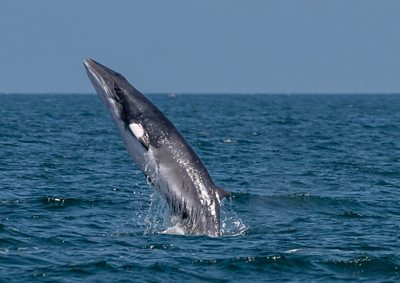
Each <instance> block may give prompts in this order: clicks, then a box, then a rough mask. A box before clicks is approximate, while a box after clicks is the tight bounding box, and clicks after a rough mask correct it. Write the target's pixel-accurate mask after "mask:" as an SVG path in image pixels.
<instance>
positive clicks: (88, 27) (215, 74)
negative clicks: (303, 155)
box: [0, 0, 400, 93]
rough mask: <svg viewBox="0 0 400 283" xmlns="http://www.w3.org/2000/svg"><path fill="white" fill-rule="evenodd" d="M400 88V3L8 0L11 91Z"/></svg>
mask: <svg viewBox="0 0 400 283" xmlns="http://www.w3.org/2000/svg"><path fill="white" fill-rule="evenodd" d="M88 57H89V58H93V59H95V60H98V61H99V62H101V63H103V64H105V65H107V66H109V67H111V68H113V69H115V70H117V71H119V72H121V73H123V74H124V75H125V76H126V77H127V78H128V80H129V81H130V82H131V83H133V84H134V85H135V86H136V87H137V88H138V89H140V90H142V91H143V92H146V93H151V92H163V93H165V92H166V93H172V92H175V93H184V92H190V93H204V92H207V93H214V92H223V93H231V92H233V93H310V92H311V93H321V92H322V93H326V92H327V93H343V92H345V93H354V92H356V93H363V92H368V93H377V92H396V93H400V1H396V0H393V1H384V0H376V1H369V0H359V1H358V0H343V1H341V0H332V1H327V0H326V1H323V0H316V1H312V0H309V1H302V0H293V1H285V0H277V1H267V0H260V1H257V0H251V1H244V0H243V1H236V0H226V1H221V0H214V1H208V0H201V1H190V0H182V1H166V0H160V1H153V0H143V1H130V0H126V1H104V0H90V1H89V0H84V1H77V0H76V1H72V0H69V1H56V0H37V1H31V0H26V1H22V0H8V1H7V0H0V92H3V93H4V92H5V93H8V92H18V93H20V92H24V93H25V92H28V93H36V92H46V93H49V92H62V93H70V92H85V93H87V92H94V90H93V88H92V85H91V84H90V82H89V80H88V79H87V77H86V73H85V71H84V68H83V65H82V60H83V59H84V58H88Z"/></svg>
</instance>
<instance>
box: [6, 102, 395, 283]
mask: <svg viewBox="0 0 400 283" xmlns="http://www.w3.org/2000/svg"><path fill="white" fill-rule="evenodd" d="M149 97H150V99H151V100H152V101H153V102H154V103H155V104H156V105H158V106H159V108H160V109H161V110H162V111H163V112H164V113H165V114H166V115H167V116H168V117H169V118H170V119H171V121H172V122H173V123H174V124H175V125H176V126H177V127H178V128H179V129H180V130H181V132H182V133H183V134H184V136H185V137H186V138H187V140H188V141H189V143H190V144H191V145H192V146H193V147H194V149H195V150H196V152H197V153H198V154H199V156H200V157H201V159H202V160H203V162H204V163H205V165H206V167H207V168H208V170H209V172H210V174H211V175H212V176H213V178H214V180H215V182H216V184H218V185H219V186H221V187H223V188H225V189H226V190H227V191H229V192H231V193H232V198H231V199H226V200H225V201H224V204H223V216H222V223H223V226H224V233H223V236H222V237H218V238H211V237H206V236H182V235H171V234H165V233H162V232H163V231H164V230H165V229H166V228H168V227H165V224H164V220H163V218H164V217H165V208H164V206H163V203H162V201H161V200H160V199H159V198H158V196H157V194H155V193H154V189H153V188H151V187H149V185H148V184H147V182H146V180H145V178H144V176H143V174H142V173H141V172H140V171H138V169H137V168H136V166H135V165H134V164H133V162H132V161H131V159H130V157H129V155H128V153H127V151H126V149H125V148H124V145H123V142H122V139H121V137H120V136H119V134H118V132H117V130H116V128H115V126H114V124H113V123H112V121H111V118H110V117H109V114H108V113H107V112H106V109H105V107H104V106H103V105H102V103H101V101H100V99H99V98H98V97H97V96H96V95H94V94H93V95H56V94H54V95H51V94H38V95H23V94H18V95H17V94H13V95H0V281H1V282H185V281H186V282H277V281H303V282H304V281H307V282H311V281H314V282H330V281H347V280H357V281H366V282H370V281H379V282H381V281H399V280H400V274H399V272H400V95H229V94H225V95H150V96H149Z"/></svg>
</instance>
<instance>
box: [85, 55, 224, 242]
mask: <svg viewBox="0 0 400 283" xmlns="http://www.w3.org/2000/svg"><path fill="white" fill-rule="evenodd" d="M84 64H85V67H86V71H87V73H88V76H89V78H90V80H91V82H92V84H93V86H94V87H95V89H96V91H97V93H98V95H99V96H100V98H101V99H102V100H103V102H104V103H105V105H106V106H107V109H108V110H109V111H110V113H111V116H112V118H113V120H114V123H115V124H116V126H117V128H118V130H119V132H120V133H121V135H122V138H123V140H124V143H125V145H126V147H127V149H128V152H129V154H130V156H131V157H132V159H133V161H134V162H135V163H136V164H137V166H138V167H139V168H140V170H141V171H142V172H143V173H144V175H145V176H146V177H147V178H148V180H149V181H150V182H151V183H152V184H153V185H154V186H155V188H156V190H157V191H158V193H159V194H160V195H161V197H162V198H163V199H164V200H165V201H166V203H167V204H168V207H169V211H170V213H171V219H173V223H172V224H173V225H178V226H179V228H180V229H182V230H183V231H184V232H185V233H186V234H195V235H209V236H219V235H220V234H221V224H220V203H221V199H222V198H223V197H224V196H226V195H227V193H226V192H225V191H223V190H222V189H220V188H218V187H217V186H216V185H215V184H214V182H213V180H212V179H211V177H210V175H209V173H208V171H207V169H206V168H205V167H204V165H203V163H202V162H201V160H200V158H199V157H198V156H197V154H196V153H195V152H194V150H193V149H192V147H191V146H190V145H189V144H188V143H187V142H186V140H185V138H184V137H183V136H182V134H181V133H180V132H179V131H178V130H177V129H176V128H175V126H174V125H173V124H172V123H171V122H170V121H169V120H168V118H167V117H165V115H164V114H163V113H162V112H161V111H160V110H159V109H158V108H157V107H156V106H155V105H154V104H153V103H152V102H150V100H148V99H147V98H146V97H145V96H144V95H143V94H141V93H140V92H139V91H138V90H136V89H135V88H134V87H133V86H132V85H131V84H129V83H128V81H127V80H126V79H125V78H124V77H123V76H122V75H120V74H119V73H117V72H115V71H113V70H111V69H109V68H107V67H105V66H103V65H101V64H99V63H97V62H96V61H94V60H91V59H87V60H85V62H84Z"/></svg>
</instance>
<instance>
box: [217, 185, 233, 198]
mask: <svg viewBox="0 0 400 283" xmlns="http://www.w3.org/2000/svg"><path fill="white" fill-rule="evenodd" d="M215 191H216V192H217V195H218V198H219V199H220V200H222V199H223V198H225V197H230V196H231V194H230V193H228V192H227V191H225V190H224V189H222V188H220V187H216V188H215Z"/></svg>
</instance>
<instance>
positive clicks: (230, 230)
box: [221, 198, 248, 236]
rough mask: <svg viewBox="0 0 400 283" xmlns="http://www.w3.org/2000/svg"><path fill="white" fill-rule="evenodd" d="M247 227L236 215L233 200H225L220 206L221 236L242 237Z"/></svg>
mask: <svg viewBox="0 0 400 283" xmlns="http://www.w3.org/2000/svg"><path fill="white" fill-rule="evenodd" d="M247 229H248V227H247V226H246V225H245V224H244V222H243V221H242V219H240V217H239V216H238V215H237V213H236V211H235V209H234V205H233V198H227V199H225V200H223V201H222V205H221V234H222V236H240V235H243V234H244V233H245V232H246V230H247Z"/></svg>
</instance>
